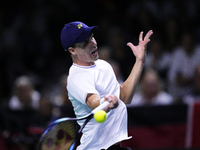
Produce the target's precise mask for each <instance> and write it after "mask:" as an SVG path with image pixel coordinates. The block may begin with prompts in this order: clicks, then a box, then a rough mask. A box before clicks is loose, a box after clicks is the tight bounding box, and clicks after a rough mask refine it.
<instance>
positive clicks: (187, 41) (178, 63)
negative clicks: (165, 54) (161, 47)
mask: <svg viewBox="0 0 200 150" xmlns="http://www.w3.org/2000/svg"><path fill="white" fill-rule="evenodd" d="M199 56H200V46H198V45H196V43H195V36H194V34H193V33H192V32H184V33H183V34H182V37H181V45H180V46H179V47H178V48H176V49H175V50H174V53H173V55H172V59H171V60H172V64H171V68H170V70H169V74H168V80H169V84H170V85H169V92H170V93H171V94H172V95H173V96H174V97H176V99H178V100H180V99H181V98H182V96H184V95H185V94H188V93H190V92H191V84H192V79H193V75H194V71H195V67H196V65H197V64H199V63H200V59H199Z"/></svg>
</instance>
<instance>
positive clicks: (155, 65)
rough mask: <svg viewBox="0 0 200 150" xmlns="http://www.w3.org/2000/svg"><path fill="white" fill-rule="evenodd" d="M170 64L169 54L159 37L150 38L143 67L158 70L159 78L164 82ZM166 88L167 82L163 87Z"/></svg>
mask: <svg viewBox="0 0 200 150" xmlns="http://www.w3.org/2000/svg"><path fill="white" fill-rule="evenodd" d="M170 65H171V54H170V53H169V52H168V51H166V50H165V49H164V47H163V43H162V41H161V39H160V38H159V37H157V38H154V39H152V41H151V43H149V51H148V54H147V57H146V62H145V68H146V69H148V68H151V69H153V70H155V71H157V72H158V74H159V76H160V77H161V80H162V81H164V83H166V77H167V76H166V74H167V72H168V70H169V68H170ZM163 88H164V89H165V90H167V84H165V85H164V87H163Z"/></svg>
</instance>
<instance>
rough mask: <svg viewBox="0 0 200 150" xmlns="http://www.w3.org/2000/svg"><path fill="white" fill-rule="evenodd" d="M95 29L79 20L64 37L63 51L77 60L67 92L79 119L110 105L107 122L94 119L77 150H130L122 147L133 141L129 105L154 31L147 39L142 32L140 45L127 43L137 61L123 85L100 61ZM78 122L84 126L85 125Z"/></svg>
mask: <svg viewBox="0 0 200 150" xmlns="http://www.w3.org/2000/svg"><path fill="white" fill-rule="evenodd" d="M94 28H97V27H96V26H93V27H88V26H87V25H86V24H84V23H82V22H78V21H77V22H70V23H68V24H65V26H64V28H63V29H62V31H61V35H60V37H61V43H62V46H63V48H64V49H65V50H66V51H69V52H70V54H71V57H72V60H73V64H72V66H71V68H70V70H69V76H68V81H67V83H68V85H67V90H68V95H69V99H70V101H71V102H72V105H73V107H74V111H75V114H76V117H81V116H84V115H86V114H88V113H89V112H90V111H91V110H92V109H94V108H96V107H97V106H99V105H100V104H101V103H103V102H104V101H109V102H110V104H109V105H108V106H107V107H106V108H105V110H106V111H107V120H106V121H105V122H104V123H101V124H99V123H97V122H95V121H94V119H92V120H91V121H90V122H89V123H88V124H87V125H86V127H85V128H84V129H83V135H82V137H81V144H80V145H79V146H78V148H77V149H78V150H86V149H87V150H101V149H108V150H110V149H113V147H114V148H115V150H117V149H126V148H120V146H119V144H118V143H119V142H120V141H122V140H126V139H129V138H130V137H128V134H127V110H126V105H125V104H127V103H130V102H131V100H132V97H133V94H134V90H135V88H136V85H137V82H138V79H139V77H140V75H141V72H142V69H143V66H144V60H145V46H146V45H147V43H148V42H149V41H150V39H149V38H150V36H151V35H152V34H153V32H152V31H151V30H150V31H149V32H148V33H147V35H146V36H145V38H144V40H143V32H141V33H140V36H139V45H138V46H134V45H133V44H132V43H128V44H127V45H128V46H129V47H130V48H131V49H132V51H133V53H134V55H135V57H136V62H135V65H134V66H133V69H132V71H131V73H130V75H129V77H128V78H127V80H126V81H125V82H124V83H123V84H122V85H120V84H119V83H118V81H117V79H116V77H115V74H114V71H113V69H112V67H111V65H110V64H108V63H107V62H106V61H104V60H100V59H99V55H98V49H97V42H96V40H95V39H94V37H93V33H92V30H93V29H94ZM111 109H112V110H111ZM78 123H79V125H81V124H82V123H83V122H82V121H79V122H78ZM116 144H117V145H116ZM127 149H128V148H127Z"/></svg>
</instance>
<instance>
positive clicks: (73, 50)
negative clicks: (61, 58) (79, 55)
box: [68, 47, 76, 55]
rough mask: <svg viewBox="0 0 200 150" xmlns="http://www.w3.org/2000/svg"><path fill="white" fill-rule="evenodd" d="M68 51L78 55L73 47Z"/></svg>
mask: <svg viewBox="0 0 200 150" xmlns="http://www.w3.org/2000/svg"><path fill="white" fill-rule="evenodd" d="M68 51H69V52H70V53H71V54H72V55H75V54H76V50H75V49H74V48H73V47H69V48H68Z"/></svg>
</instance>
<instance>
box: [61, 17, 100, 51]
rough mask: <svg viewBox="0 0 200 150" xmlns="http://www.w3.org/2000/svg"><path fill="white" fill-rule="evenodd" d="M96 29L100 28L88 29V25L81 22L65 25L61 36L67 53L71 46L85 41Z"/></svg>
mask: <svg viewBox="0 0 200 150" xmlns="http://www.w3.org/2000/svg"><path fill="white" fill-rule="evenodd" d="M94 28H98V26H91V27H88V26H87V25H86V24H84V23H82V22H79V21H75V22H70V23H68V24H65V26H64V27H63V29H62V31H61V34H60V39H61V44H62V46H63V48H64V49H65V51H67V50H68V48H69V47H70V46H73V45H74V44H76V43H80V42H83V41H85V40H86V39H87V38H88V36H89V34H90V32H91V31H92V29H94Z"/></svg>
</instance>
